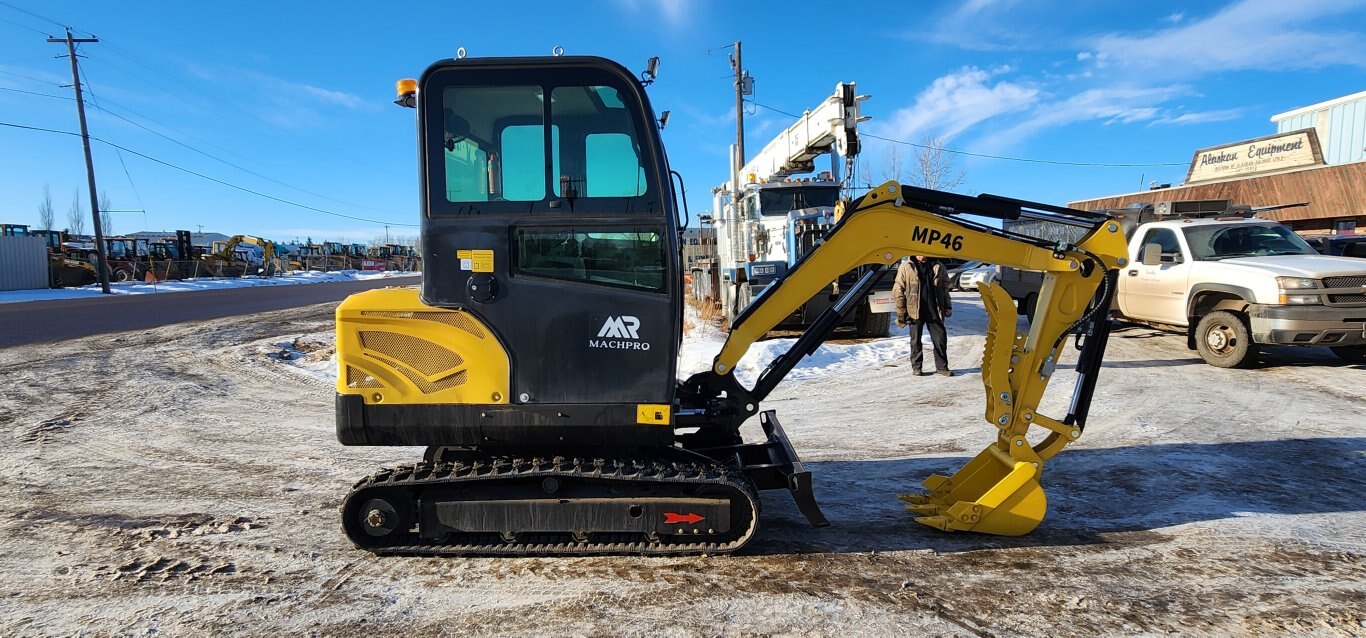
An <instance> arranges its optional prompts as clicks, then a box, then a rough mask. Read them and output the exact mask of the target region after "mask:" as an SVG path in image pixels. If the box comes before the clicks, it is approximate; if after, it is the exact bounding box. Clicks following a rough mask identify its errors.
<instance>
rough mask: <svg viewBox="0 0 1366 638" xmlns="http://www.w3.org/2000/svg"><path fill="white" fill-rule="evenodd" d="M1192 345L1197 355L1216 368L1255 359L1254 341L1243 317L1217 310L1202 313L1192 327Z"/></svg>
mask: <svg viewBox="0 0 1366 638" xmlns="http://www.w3.org/2000/svg"><path fill="white" fill-rule="evenodd" d="M1195 349H1196V350H1198V351H1199V352H1200V357H1201V358H1202V359H1204V360H1205V363H1208V364H1210V365H1212V366H1214V367H1216V368H1246V367H1248V366H1251V365H1252V364H1254V363H1256V362H1257V351H1258V350H1259V348H1258V346H1257V344H1255V343H1253V342H1252V330H1250V329H1249V328H1248V326H1247V320H1246V319H1243V318H1242V317H1240V316H1238V315H1236V314H1233V313H1231V312H1228V311H1226V310H1217V311H1215V312H1211V313H1209V314H1207V315H1205V316H1204V317H1203V318H1202V319H1200V323H1199V324H1197V325H1196V328H1195Z"/></svg>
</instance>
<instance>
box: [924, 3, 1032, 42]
mask: <svg viewBox="0 0 1366 638" xmlns="http://www.w3.org/2000/svg"><path fill="white" fill-rule="evenodd" d="M1017 4H1018V0H968V1H967V2H964V3H962V4H961V5H959V6H958V8H957V9H955V10H953V11H951V12H949V13H947V14H944V15H943V16H941V17H940V18H939V19H938V20H936V21H935V22H934V23H933V24H930V25H921V26H918V27H917V28H915V29H914V30H912V31H908V32H906V33H905V36H904V37H906V38H907V39H909V40H916V41H924V42H932V43H934V44H942V45H946V46H952V47H957V48H960V49H966V50H969V51H1018V50H1025V49H1038V48H1043V47H1044V46H1045V45H1046V41H1047V39H1046V38H1040V37H1039V34H1038V33H1036V32H1030V31H1026V30H1023V29H1020V28H1019V27H1020V25H1019V24H1018V21H1017V20H1015V19H1014V18H1015V17H1017V16H1018V14H1019V13H1020V12H1014V14H1012V10H1013V9H1014V8H1015V6H1016V5H1017ZM1026 10H1032V9H1030V8H1029V6H1028V5H1026Z"/></svg>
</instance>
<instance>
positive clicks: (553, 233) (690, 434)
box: [336, 56, 1124, 555]
mask: <svg viewBox="0 0 1366 638" xmlns="http://www.w3.org/2000/svg"><path fill="white" fill-rule="evenodd" d="M653 66H654V65H653V64H652V65H651V69H650V70H649V71H647V72H646V74H644V75H642V76H641V77H640V78H639V79H638V78H637V76H636V75H634V74H632V73H630V72H628V71H627V70H626V69H625V68H623V67H621V66H620V65H618V64H616V63H614V62H610V61H608V60H604V59H601V58H594V57H570V56H556V57H548V58H484V59H472V58H464V57H463V56H462V57H461V58H460V59H451V60H442V61H440V62H437V63H435V64H433V65H432V66H431V67H430V68H428V69H427V71H426V72H425V73H424V74H423V75H422V78H421V79H420V80H419V81H413V80H404V81H401V82H400V83H399V100H398V103H399V104H402V105H404V106H411V107H415V108H416V110H417V126H418V140H419V147H420V153H419V161H420V167H421V176H422V178H421V179H422V188H421V194H422V200H421V205H422V218H421V224H422V230H421V237H422V239H421V246H422V259H423V261H424V264H423V273H422V286H421V289H420V290H418V289H403V288H394V289H385V290H375V291H369V292H364V293H360V294H357V295H353V296H352V297H350V298H348V299H347V300H346V301H345V302H343V303H342V304H341V305H340V306H339V307H338V309H337V352H338V360H339V376H338V379H337V399H336V400H337V404H336V407H337V410H336V425H337V437H338V439H340V441H341V442H342V443H343V444H345V445H408V446H426V447H427V451H426V453H425V455H424V458H423V459H422V460H421V461H420V462H417V463H414V464H411V465H404V466H400V467H396V468H393V469H388V470H384V471H381V472H379V473H376V474H373V475H371V476H368V477H366V478H364V479H362V480H361V481H359V482H358V483H357V484H356V485H355V487H354V488H353V489H352V491H351V492H350V494H348V495H347V497H346V499H345V501H344V502H343V505H342V508H341V515H342V526H343V529H344V531H345V533H346V534H347V536H348V537H350V539H351V540H352V541H353V542H354V543H355V544H356V545H357V546H358V547H360V548H363V549H366V550H369V551H371V552H375V553H379V554H395V553H399V554H484V555H492V554H503V555H508V554H511V555H520V554H567V555H584V554H601V553H631V554H656V555H660V554H662V555H668V554H686V553H698V552H711V553H715V552H729V551H733V550H736V549H738V548H740V547H742V546H743V545H744V544H745V543H746V542H747V541H749V540H750V538H752V537H753V536H754V533H755V531H756V529H757V526H758V522H759V504H760V500H759V496H758V494H759V492H760V491H761V490H771V489H786V490H788V491H790V492H791V494H792V496H793V498H794V499H795V501H796V504H797V506H798V509H799V510H800V511H801V512H802V513H803V514H804V515H805V516H806V517H807V518H808V519H809V520H810V522H811V523H812V524H813V525H815V526H824V525H826V524H827V522H826V519H825V517H824V516H823V515H822V513H821V511H820V508H819V506H818V505H817V503H816V500H815V497H814V495H813V493H812V481H811V475H810V473H809V472H808V471H807V470H806V469H804V468H803V466H802V463H801V462H800V460H799V459H798V457H797V454H796V452H795V451H794V450H793V447H792V445H791V443H790V442H789V440H788V437H787V435H786V434H785V433H784V431H783V427H782V426H781V425H780V424H779V422H778V419H777V417H776V416H775V415H774V412H773V411H771V410H770V411H760V407H759V406H760V403H761V402H762V401H763V400H764V398H765V397H766V396H768V394H769V393H770V392H771V391H772V390H773V389H774V387H775V386H777V384H778V383H779V382H780V381H781V380H782V379H783V377H784V376H785V375H786V374H787V373H788V372H789V371H790V370H791V369H792V368H793V366H795V365H796V363H797V362H798V361H799V360H800V359H801V358H802V357H804V356H806V355H807V354H809V353H811V352H812V351H814V350H815V349H816V348H817V347H818V346H819V345H820V343H821V342H822V341H823V340H824V339H825V338H826V337H827V336H828V335H829V334H830V332H831V331H832V330H833V329H834V327H835V326H836V325H837V324H839V323H840V321H841V318H842V317H844V316H847V315H848V314H849V313H850V312H852V311H853V310H854V307H855V305H856V304H857V303H860V302H862V300H863V299H864V298H865V296H866V295H867V294H868V291H869V290H870V289H871V288H872V287H873V285H874V284H875V283H876V281H877V280H878V279H879V278H880V277H882V276H884V275H885V274H886V273H887V272H888V269H889V268H891V267H892V266H894V265H895V264H896V263H897V262H898V260H900V259H901V258H902V257H904V256H906V255H912V254H921V255H930V256H936V257H952V258H959V259H973V260H982V261H986V262H990V263H996V264H1003V265H1009V266H1014V267H1017V268H1022V269H1029V270H1035V271H1042V272H1043V273H1045V276H1044V284H1043V288H1042V291H1041V293H1040V298H1039V301H1038V305H1037V307H1038V312H1037V315H1036V319H1035V320H1034V321H1033V322H1032V323H1031V324H1030V326H1029V329H1028V331H1027V332H1021V331H1018V330H1017V327H1016V326H1017V323H1016V314H1015V309H1014V306H1013V304H1012V303H1011V300H1010V298H1009V296H1007V295H1006V293H1005V292H1004V291H1002V290H1001V289H1000V288H998V287H996V286H992V285H989V284H988V285H984V286H983V287H982V288H981V293H982V298H983V300H984V302H985V304H986V309H987V311H988V313H989V316H990V328H989V330H988V334H987V339H986V352H985V356H984V359H983V363H982V381H983V383H984V385H985V386H986V398H987V407H986V420H987V422H988V423H990V424H991V426H992V427H993V428H995V431H996V437H995V441H993V442H992V443H991V444H990V445H988V446H987V447H986V449H984V450H983V451H982V452H981V453H980V454H978V455H977V456H976V457H975V458H973V459H972V460H971V461H970V462H969V463H968V464H967V465H966V466H965V467H963V469H961V470H959V471H958V472H957V473H956V474H954V475H953V476H951V477H943V476H933V477H930V478H929V480H927V481H926V482H925V487H926V488H928V492H927V493H924V494H920V495H914V496H903V497H902V498H903V499H905V500H907V501H909V505H907V508H908V509H910V510H912V511H913V512H914V513H915V515H916V517H915V520H917V521H919V522H921V523H924V524H926V525H930V526H933V527H936V528H939V529H943V530H971V531H977V532H985V533H991V534H1007V535H1017V534H1024V533H1027V532H1029V531H1030V530H1032V529H1034V527H1035V526H1037V525H1038V524H1039V522H1040V521H1041V520H1042V518H1043V515H1044V510H1045V498H1044V494H1043V490H1042V489H1041V488H1040V487H1039V482H1038V481H1039V476H1040V473H1041V471H1042V468H1043V463H1044V462H1045V461H1046V460H1048V459H1049V458H1050V457H1052V456H1053V455H1054V454H1056V453H1057V452H1058V451H1060V450H1061V449H1062V448H1063V447H1064V446H1066V445H1067V444H1068V443H1070V442H1072V441H1075V440H1077V438H1078V437H1079V436H1081V433H1082V429H1083V427H1084V425H1085V422H1086V415H1087V408H1088V406H1089V404H1090V401H1091V395H1092V391H1093V389H1094V387H1095V383H1096V375H1097V374H1098V372H1099V370H1100V364H1101V358H1102V356H1103V354H1104V350H1105V344H1106V340H1107V338H1108V335H1109V319H1108V316H1107V313H1106V310H1107V309H1108V307H1109V305H1110V298H1111V294H1112V292H1113V290H1114V288H1115V273H1116V272H1117V269H1118V268H1120V267H1121V266H1123V265H1124V259H1123V257H1122V255H1123V254H1124V241H1123V234H1122V232H1121V231H1120V227H1119V224H1118V223H1117V222H1115V221H1114V220H1112V219H1109V218H1107V217H1105V216H1104V215H1100V214H1096V213H1089V212H1085V211H1078V210H1071V209H1067V208H1060V207H1054V206H1048V205H1045V204H1038V203H1033V202H1025V201H1020V200H1014V199H1008V198H1003V197H996V196H991V195H980V196H976V197H967V196H962V195H955V194H951V193H943V192H938V191H932V190H925V189H920V188H915V187H911V186H904V185H901V184H897V183H895V182H888V183H886V184H883V185H881V186H878V187H877V188H875V189H873V190H871V191H869V192H868V193H867V194H865V195H864V196H862V197H859V198H858V199H855V200H853V201H850V202H846V203H843V204H842V205H841V206H840V207H839V210H838V212H837V215H838V221H837V222H836V224H835V225H834V227H833V228H832V229H831V230H830V231H829V232H828V234H827V236H826V238H825V241H824V242H823V243H822V245H820V246H819V247H818V248H816V249H815V250H814V251H812V252H811V253H809V254H808V255H806V257H805V258H804V259H802V261H801V262H800V263H798V264H797V265H796V266H795V267H793V268H792V269H790V270H789V271H788V272H787V273H786V274H785V275H784V276H783V277H782V278H781V279H779V280H777V281H775V282H773V283H772V284H771V285H770V286H769V287H767V288H766V289H765V290H764V291H763V292H762V294H760V295H758V296H757V297H756V298H755V299H754V301H753V302H752V303H751V304H750V305H749V307H748V308H747V309H746V310H745V311H744V312H743V314H741V315H740V316H738V317H737V318H736V319H735V321H734V323H733V325H732V326H731V331H730V335H729V337H728V338H727V340H726V343H725V345H724V346H723V347H722V349H721V351H720V353H719V354H718V355H717V356H716V358H715V361H714V362H713V364H712V367H711V369H710V370H709V371H706V372H702V373H699V374H696V375H693V376H692V377H691V378H689V379H687V380H686V381H682V382H680V381H679V380H678V379H677V377H676V366H677V355H678V350H679V347H680V343H681V341H682V333H683V294H684V291H683V286H682V277H683V274H684V271H683V269H682V267H681V266H680V264H679V261H680V257H679V253H680V245H679V231H680V227H681V226H682V225H683V223H684V222H685V221H686V211H680V210H679V206H680V203H681V201H682V200H681V199H680V198H679V197H678V194H677V192H676V191H675V189H674V185H675V181H674V180H673V179H672V178H671V175H676V174H674V173H673V172H672V171H671V170H670V169H669V165H668V161H667V159H666V156H665V153H664V148H663V146H662V143H661V139H660V128H661V125H662V122H660V121H659V120H657V118H656V116H655V113H654V111H653V110H652V109H651V107H650V104H649V101H648V99H647V98H646V95H645V90H644V87H645V85H646V84H648V83H649V81H650V80H652V79H653V72H652V71H653ZM850 106H852V105H850ZM677 183H678V185H679V186H680V187H681V185H682V183H681V178H679V180H678V182H677ZM968 214H970V215H973V216H977V217H976V218H983V217H984V218H997V219H1017V218H1021V217H1027V218H1037V219H1047V220H1051V221H1055V222H1061V223H1066V224H1071V225H1074V226H1079V227H1083V228H1085V229H1087V234H1086V235H1085V237H1084V238H1083V239H1082V240H1080V241H1079V242H1077V243H1076V244H1066V243H1062V244H1054V243H1049V242H1046V241H1043V240H1038V239H1034V238H1030V237H1025V236H1020V235H1012V234H1011V233H1008V232H1005V231H1002V230H1001V229H999V228H995V227H993V226H991V225H989V224H983V223H978V222H975V221H973V219H976V218H973V217H968V216H966V215H968ZM860 265H873V266H875V267H874V268H871V269H867V272H866V274H864V275H863V276H862V278H860V279H859V280H858V282H857V283H856V284H854V285H853V286H852V287H849V288H848V289H847V290H844V291H843V294H842V296H841V297H840V299H839V301H838V302H837V303H835V304H834V305H833V306H832V307H831V308H830V309H829V310H828V311H827V312H826V313H825V315H823V316H822V317H821V318H820V320H818V321H816V322H815V324H814V325H812V326H811V327H810V328H808V330H807V331H806V332H805V333H804V335H803V336H802V337H800V338H798V339H797V340H796V341H795V343H794V344H793V345H792V347H791V349H790V350H788V351H787V352H786V353H785V354H783V355H781V356H779V357H778V358H777V359H775V360H774V361H773V362H772V364H771V365H769V366H768V368H767V369H766V370H765V371H764V372H763V373H762V374H761V375H760V376H759V377H758V380H757V381H756V383H755V384H754V387H751V388H746V387H743V386H742V385H741V384H740V383H739V382H738V381H736V379H735V376H734V375H733V374H732V372H733V371H734V369H735V366H736V364H737V363H738V362H739V361H740V359H741V357H742V356H743V355H744V354H745V352H746V350H747V349H748V348H749V347H750V345H751V344H752V343H753V342H754V341H755V340H756V339H758V338H759V337H760V336H762V335H763V334H764V333H765V332H767V331H768V330H769V329H771V328H773V327H774V326H775V325H776V324H777V323H778V322H779V321H780V320H782V319H783V318H784V317H786V316H788V315H789V314H790V313H791V312H792V311H793V310H794V309H795V308H797V307H798V306H799V305H801V304H803V303H805V302H806V300H808V299H810V298H811V296H812V295H814V294H816V293H817V292H818V291H819V290H821V289H824V288H826V287H827V286H829V284H830V283H831V281H833V280H834V279H835V278H837V277H838V276H839V275H840V274H842V273H846V272H849V271H850V270H851V269H853V268H854V267H856V266H860ZM1068 334H1076V336H1077V339H1076V344H1077V346H1078V347H1079V348H1080V354H1079V355H1078V363H1077V368H1076V369H1077V373H1078V374H1077V377H1078V380H1077V384H1076V389H1075V391H1074V394H1073V398H1072V402H1071V405H1070V408H1069V412H1068V414H1067V415H1066V416H1065V417H1062V418H1052V417H1049V416H1045V415H1043V414H1040V413H1038V412H1037V411H1036V409H1035V408H1036V406H1037V405H1038V403H1039V400H1040V397H1041V396H1042V395H1043V392H1044V388H1045V386H1046V385H1047V383H1048V381H1049V378H1050V377H1051V376H1052V374H1053V371H1054V368H1055V366H1056V365H1057V361H1058V357H1059V356H1060V353H1061V352H1062V348H1063V347H1064V344H1065V342H1066V337H1067V335H1068ZM756 416H757V417H758V423H759V425H760V426H761V428H762V432H763V433H764V440H762V441H757V440H755V441H745V440H744V439H743V438H742V437H741V427H740V426H741V424H743V423H745V422H746V421H748V420H749V419H751V418H754V417H756ZM1031 428H1036V430H1035V432H1037V433H1038V435H1036V436H1032V437H1031V436H1030V435H1031V434H1033V433H1032V432H1031V431H1030V430H1031Z"/></svg>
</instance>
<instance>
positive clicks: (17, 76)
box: [0, 69, 64, 86]
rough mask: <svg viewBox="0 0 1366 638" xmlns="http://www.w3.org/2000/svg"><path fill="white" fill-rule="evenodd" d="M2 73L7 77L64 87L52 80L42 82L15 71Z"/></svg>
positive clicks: (2, 70)
mask: <svg viewBox="0 0 1366 638" xmlns="http://www.w3.org/2000/svg"><path fill="white" fill-rule="evenodd" d="M0 73H4V74H5V75H13V76H14V77H16V78H24V79H25V80H33V81H34V82H41V83H43V84H51V85H52V86H64V85H63V84H62V83H61V82H53V81H51V80H40V79H38V78H35V77H33V76H31V75H23V74H21V73H15V72H14V71H6V70H4V69H0Z"/></svg>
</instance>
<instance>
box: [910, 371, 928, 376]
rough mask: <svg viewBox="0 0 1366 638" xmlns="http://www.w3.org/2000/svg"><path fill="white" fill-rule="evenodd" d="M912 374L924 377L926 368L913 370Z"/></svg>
mask: <svg viewBox="0 0 1366 638" xmlns="http://www.w3.org/2000/svg"><path fill="white" fill-rule="evenodd" d="M911 374H913V375H915V376H917V377H923V376H925V371H924V370H911Z"/></svg>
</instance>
